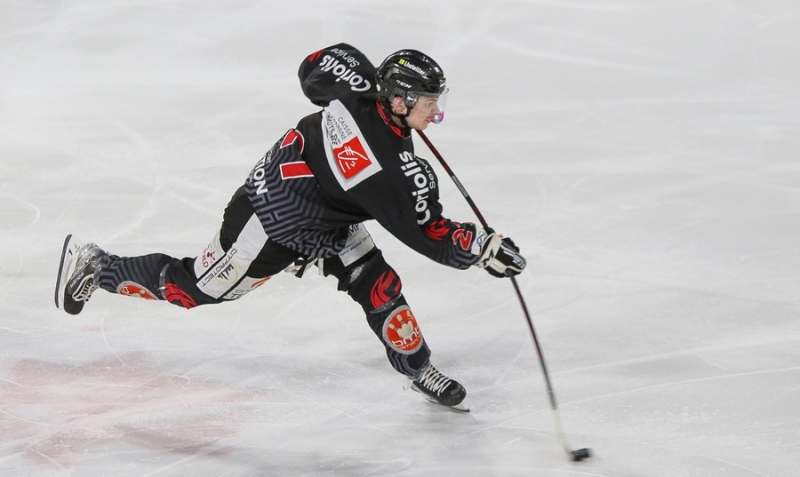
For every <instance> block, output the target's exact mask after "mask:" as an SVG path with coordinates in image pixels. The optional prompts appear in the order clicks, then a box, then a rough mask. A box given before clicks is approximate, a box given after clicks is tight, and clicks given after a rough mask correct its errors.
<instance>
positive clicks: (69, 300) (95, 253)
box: [55, 235, 106, 315]
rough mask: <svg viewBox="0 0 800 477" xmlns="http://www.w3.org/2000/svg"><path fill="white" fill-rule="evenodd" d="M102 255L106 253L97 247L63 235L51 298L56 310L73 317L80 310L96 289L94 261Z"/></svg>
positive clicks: (95, 263)
mask: <svg viewBox="0 0 800 477" xmlns="http://www.w3.org/2000/svg"><path fill="white" fill-rule="evenodd" d="M103 255H106V252H104V251H103V250H102V249H101V248H100V247H98V246H97V245H95V244H93V243H88V244H85V245H84V244H82V243H81V242H79V241H78V240H77V239H75V237H73V236H72V235H67V238H66V240H64V249H63V251H62V252H61V265H59V267H58V278H57V281H56V297H55V298H56V306H57V307H58V308H60V309H62V310H64V311H66V312H67V313H69V314H70V315H77V314H78V313H80V312H81V311H82V310H83V305H84V303H86V302H87V301H89V297H91V296H92V293H93V292H94V291H95V290H97V285H95V284H94V271H95V269H96V268H97V259H99V258H100V257H102V256H103Z"/></svg>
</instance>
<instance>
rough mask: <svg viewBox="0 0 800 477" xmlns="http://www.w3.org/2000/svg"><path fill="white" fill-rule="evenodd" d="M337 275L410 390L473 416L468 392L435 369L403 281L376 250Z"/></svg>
mask: <svg viewBox="0 0 800 477" xmlns="http://www.w3.org/2000/svg"><path fill="white" fill-rule="evenodd" d="M328 265H330V264H329V263H327V262H326V266H328ZM335 275H336V276H337V278H338V279H339V289H340V290H342V291H345V292H347V293H348V294H349V295H350V296H351V297H352V298H353V299H354V300H355V301H356V302H358V303H359V304H360V305H361V307H362V308H363V309H364V312H365V313H366V315H367V323H368V324H369V326H370V328H371V329H372V331H373V332H374V333H375V335H376V336H378V338H379V339H380V340H381V342H382V343H383V345H384V347H385V348H386V355H387V357H388V358H389V362H390V363H391V365H392V367H393V368H394V369H395V370H397V371H398V372H400V373H402V374H405V375H406V376H408V378H409V380H410V387H411V389H413V390H415V391H417V392H419V393H421V394H422V395H423V396H424V397H425V398H426V399H428V400H429V401H431V402H434V403H437V404H442V405H445V406H448V407H451V408H454V409H458V410H462V411H468V410H469V408H468V407H467V406H466V403H465V399H466V395H467V392H466V390H465V389H464V387H463V386H462V385H461V384H459V383H458V382H457V381H455V380H453V379H451V378H448V377H447V376H445V375H443V374H442V373H440V372H439V371H437V370H436V368H434V367H433V366H432V365H431V364H430V355H431V352H430V349H429V348H428V345H427V343H426V342H425V339H424V337H423V336H422V332H421V331H420V328H419V325H418V323H417V320H416V318H415V317H414V314H413V312H412V311H411V308H410V307H409V306H408V303H407V302H406V299H405V297H404V296H403V294H402V282H401V281H400V277H399V276H398V275H397V272H395V270H394V269H393V268H392V267H391V266H389V264H388V263H386V261H385V260H384V259H383V254H382V253H381V251H380V250H378V249H377V248H374V247H373V248H372V250H370V251H369V253H367V254H365V255H364V256H363V257H361V258H360V259H359V260H357V261H356V262H354V263H352V264H351V265H349V266H347V267H344V268H343V269H342V270H340V271H339V273H335Z"/></svg>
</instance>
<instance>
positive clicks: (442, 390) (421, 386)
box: [410, 364, 469, 412]
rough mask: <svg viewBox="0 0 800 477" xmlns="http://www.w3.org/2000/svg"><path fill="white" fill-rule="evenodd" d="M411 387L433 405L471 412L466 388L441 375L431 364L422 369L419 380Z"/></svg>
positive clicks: (413, 380) (413, 381)
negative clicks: (467, 402) (467, 401)
mask: <svg viewBox="0 0 800 477" xmlns="http://www.w3.org/2000/svg"><path fill="white" fill-rule="evenodd" d="M410 387H411V389H413V390H414V391H416V392H418V393H420V394H422V396H423V397H424V398H425V399H427V400H428V401H430V402H432V403H436V404H441V405H442V406H447V407H449V408H451V409H455V410H457V411H462V412H469V407H468V406H467V404H466V398H467V390H466V389H464V386H462V385H461V384H459V383H458V382H456V381H455V380H453V379H450V378H448V377H447V376H445V375H444V374H442V373H440V372H439V371H438V370H437V369H436V368H434V367H433V365H431V364H428V365H427V366H426V367H425V368H423V369H422V371H421V372H420V375H419V377H418V378H417V379H412V380H411V382H410Z"/></svg>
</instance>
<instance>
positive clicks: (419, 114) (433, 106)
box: [406, 96, 444, 131]
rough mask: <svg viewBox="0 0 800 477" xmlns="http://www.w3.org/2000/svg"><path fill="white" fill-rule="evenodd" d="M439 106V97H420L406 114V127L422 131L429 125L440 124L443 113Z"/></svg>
mask: <svg viewBox="0 0 800 477" xmlns="http://www.w3.org/2000/svg"><path fill="white" fill-rule="evenodd" d="M440 104H441V98H439V97H433V96H420V97H419V98H417V103H416V104H415V105H414V107H413V108H412V109H411V112H410V113H409V114H408V118H407V119H406V121H407V122H408V125H409V126H411V127H412V128H414V129H419V130H420V131H424V130H425V128H427V127H428V125H429V124H430V123H435V124H438V123H440V122H442V119H443V118H444V111H443V107H440ZM442 106H443V105H442Z"/></svg>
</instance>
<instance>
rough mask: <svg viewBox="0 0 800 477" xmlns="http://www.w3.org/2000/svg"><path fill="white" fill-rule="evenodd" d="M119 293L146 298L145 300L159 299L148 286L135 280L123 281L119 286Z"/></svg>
mask: <svg viewBox="0 0 800 477" xmlns="http://www.w3.org/2000/svg"><path fill="white" fill-rule="evenodd" d="M117 293H119V294H120V295H125V296H132V297H134V298H144V299H145V300H158V298H156V296H155V295H154V294H153V293H152V292H151V291H150V290H148V289H147V288H145V287H143V286H141V285H139V284H138V283H134V282H127V281H126V282H122V283H120V284H119V286H117Z"/></svg>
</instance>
